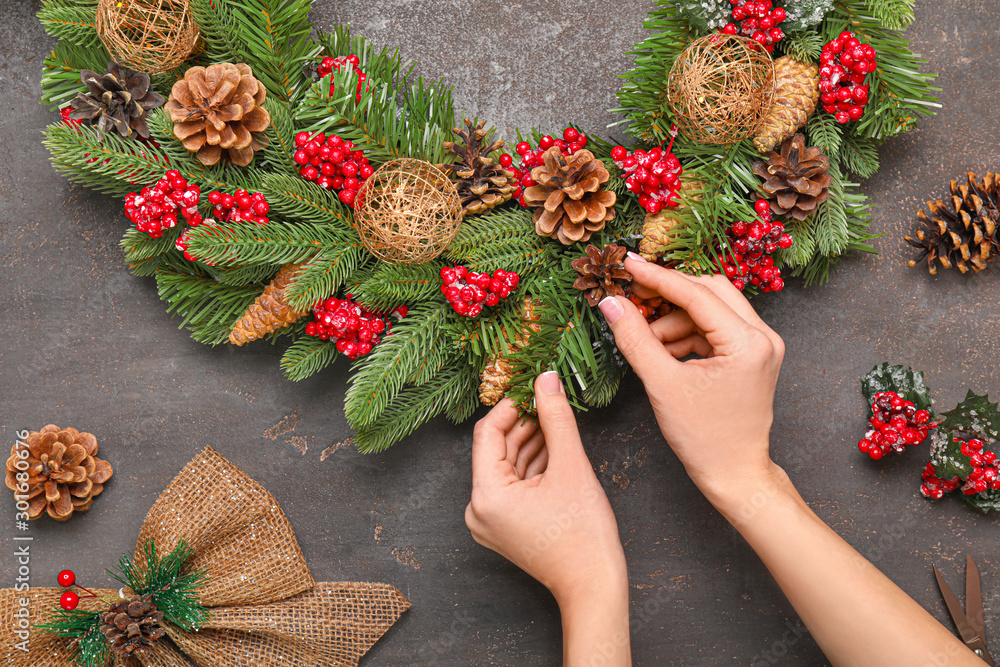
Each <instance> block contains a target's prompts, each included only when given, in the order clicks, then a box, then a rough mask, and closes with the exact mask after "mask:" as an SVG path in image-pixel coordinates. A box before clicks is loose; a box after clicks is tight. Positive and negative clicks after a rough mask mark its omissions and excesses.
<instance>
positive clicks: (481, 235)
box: [447, 205, 555, 275]
mask: <svg viewBox="0 0 1000 667" xmlns="http://www.w3.org/2000/svg"><path fill="white" fill-rule="evenodd" d="M554 253H555V246H554V245H553V244H552V243H551V242H550V241H549V240H548V239H546V238H544V237H541V236H539V235H538V234H537V233H535V224H534V223H533V222H532V220H531V211H529V210H527V209H523V208H521V207H519V206H516V205H508V206H504V207H501V208H499V209H494V210H492V211H490V212H489V213H487V214H486V215H481V216H476V217H474V218H471V219H467V220H465V221H464V222H463V223H462V226H461V227H460V228H459V230H458V234H457V235H456V236H455V239H454V240H453V241H452V242H451V244H450V245H449V246H448V250H447V255H448V257H449V258H451V259H453V260H455V261H457V262H461V263H463V264H465V266H467V267H468V268H469V269H471V270H473V271H488V272H492V271H494V270H496V269H503V270H505V271H516V272H517V273H519V274H522V275H526V274H528V273H530V272H531V271H532V270H533V269H535V268H537V267H541V266H545V265H546V264H547V263H548V262H550V261H551V260H552V259H553V257H554Z"/></svg>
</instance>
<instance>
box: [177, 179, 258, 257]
mask: <svg viewBox="0 0 1000 667" xmlns="http://www.w3.org/2000/svg"><path fill="white" fill-rule="evenodd" d="M208 201H209V203H211V204H212V206H213V207H214V208H213V209H212V217H211V218H205V220H198V221H197V222H193V221H191V220H189V221H188V224H189V225H191V227H197V226H198V225H200V224H202V222H204V223H205V224H208V223H210V222H226V223H231V222H252V223H254V224H257V225H266V224H267V223H269V222H271V219H270V218H268V217H267V214H268V212H269V211H270V210H271V206H270V205H269V204H268V203H267V199H265V198H264V194H263V193H262V192H254V193H250V192H247V191H246V190H237V191H236V192H234V193H233V194H231V195H229V194H226V193H224V192H219V191H218V190H212V191H211V192H209V193H208ZM187 233H188V230H186V229H185V230H184V231H183V233H181V235H180V236H178V237H177V240H176V241H175V242H174V247H175V248H177V249H178V250H180V251H181V252H183V253H184V258H185V259H187V260H188V261H191V262H194V261H197V258H196V257H195V256H194V255H192V254H191V253H189V252H188V249H187V247H188V239H187Z"/></svg>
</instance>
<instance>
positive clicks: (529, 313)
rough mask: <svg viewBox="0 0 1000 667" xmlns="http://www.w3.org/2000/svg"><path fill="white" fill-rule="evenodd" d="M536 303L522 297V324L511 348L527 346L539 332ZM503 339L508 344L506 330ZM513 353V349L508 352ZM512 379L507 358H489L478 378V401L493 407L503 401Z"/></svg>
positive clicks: (512, 372)
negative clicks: (480, 381)
mask: <svg viewBox="0 0 1000 667" xmlns="http://www.w3.org/2000/svg"><path fill="white" fill-rule="evenodd" d="M537 306H538V303H537V302H536V301H535V300H534V299H532V298H531V297H527V296H526V297H524V301H523V302H522V303H521V319H522V321H523V322H524V326H523V327H522V329H521V331H520V332H519V333H516V334H514V343H513V347H514V348H517V349H520V348H522V347H527V346H528V341H529V339H530V338H531V334H533V333H538V332H539V331H541V328H542V327H541V325H540V324H538V320H539V319H541V314H540V313H538V311H537ZM503 336H504V338H506V339H507V343H508V344H510V338H509V337H508V336H507V330H506V329H504V331H503ZM510 351H511V352H514V349H511V350H510ZM513 377H514V362H512V361H511V360H510V359H509V358H507V357H501V356H496V357H490V360H489V362H487V364H486V368H484V369H483V374H482V376H481V377H480V379H481V380H482V383H481V384H480V385H479V401H480V403H482V404H483V405H488V406H494V405H496V404H497V403H499V402H500V401H501V400H503V397H504V395H505V394H506V393H507V391H508V390H509V389H510V381H511V380H512V379H513Z"/></svg>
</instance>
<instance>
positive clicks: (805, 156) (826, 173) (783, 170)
mask: <svg viewBox="0 0 1000 667" xmlns="http://www.w3.org/2000/svg"><path fill="white" fill-rule="evenodd" d="M753 173H755V174H757V175H758V176H760V177H761V178H763V179H764V184H763V185H761V187H760V189H761V192H763V193H764V196H765V197H767V198H768V199H770V200H771V211H772V212H773V213H774V214H775V215H778V216H789V217H792V218H795V219H796V220H805V219H806V218H808V217H809V216H810V215H812V214H813V213H814V212H815V211H816V207H817V206H818V205H820V204H821V203H823V202H825V201H826V200H827V198H829V196H830V191H829V189H828V188H829V187H830V158H828V157H827V156H825V155H823V151H822V150H820V148H819V147H817V146H813V147H811V148H806V144H805V137H803V136H802V134H801V133H800V134H796V135H795V136H793V137H792V138H791V139H788V140H787V141H785V143H783V144H782V145H781V153H780V154H779V153H776V152H773V151H772V152H771V153H770V154H769V155H768V156H767V162H754V165H753Z"/></svg>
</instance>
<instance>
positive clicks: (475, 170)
mask: <svg viewBox="0 0 1000 667" xmlns="http://www.w3.org/2000/svg"><path fill="white" fill-rule="evenodd" d="M463 120H464V122H465V129H464V130H463V129H462V128H459V127H456V128H455V134H456V135H457V136H458V138H459V139H461V142H455V141H446V142H444V147H445V149H447V150H449V151H451V152H452V153H454V154H455V155H456V156H458V158H459V160H460V161H459V162H457V163H455V164H443V165H439V166H440V167H441V169H443V170H445V171H446V172H448V173H449V174H450V175H451V177H452V181H454V183H455V186H456V187H457V188H458V196H459V197H461V199H462V215H463V216H467V215H478V214H480V213H485V212H486V211H489V210H490V209H491V208H493V207H495V206H499V205H500V204H502V203H504V202H505V201H507V200H509V199H510V198H511V197H513V196H514V188H515V187H516V184H517V179H515V178H514V174H513V173H512V172H509V171H507V170H506V169H504V168H503V167H501V166H500V165H499V164H497V163H496V161H495V160H494V159H493V158H492V157H490V154H491V153H493V152H495V151H498V150H500V149H501V148H503V140H501V139H497V140H495V141H494V140H493V134H494V130H492V129H490V130H489V131H487V130H485V129H483V127H484V126H485V125H486V121H482V120H481V121H479V122H478V123H476V124H475V125H473V123H472V121H471V120H469V119H468V118H464V119H463Z"/></svg>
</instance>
